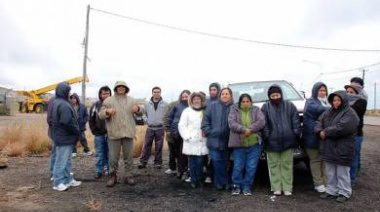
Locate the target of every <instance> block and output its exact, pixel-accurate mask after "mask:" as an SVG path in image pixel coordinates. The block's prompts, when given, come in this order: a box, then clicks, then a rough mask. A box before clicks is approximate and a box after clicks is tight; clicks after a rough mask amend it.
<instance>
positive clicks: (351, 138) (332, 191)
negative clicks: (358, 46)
mask: <svg viewBox="0 0 380 212" xmlns="http://www.w3.org/2000/svg"><path fill="white" fill-rule="evenodd" d="M328 101H329V103H330V104H331V106H332V107H331V108H330V109H329V110H327V111H325V112H324V113H323V114H322V115H321V116H320V117H319V118H318V120H317V125H316V126H315V128H314V132H315V133H316V134H317V135H318V136H319V138H320V139H321V141H320V153H319V155H320V158H321V160H322V161H324V162H325V167H326V174H327V187H326V193H324V194H322V195H320V198H322V199H335V200H336V201H337V202H340V203H343V202H345V201H346V200H347V199H348V198H350V196H351V194H352V188H351V179H350V167H351V165H352V160H353V157H354V149H355V137H356V133H357V130H358V125H359V117H358V115H357V114H356V112H355V111H354V110H353V109H352V108H351V107H350V105H349V100H348V95H347V94H346V92H345V91H336V92H334V93H332V94H330V95H329V97H328Z"/></svg>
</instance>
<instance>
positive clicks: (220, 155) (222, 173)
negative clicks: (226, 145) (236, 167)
mask: <svg viewBox="0 0 380 212" xmlns="http://www.w3.org/2000/svg"><path fill="white" fill-rule="evenodd" d="M209 153H210V154H209V155H210V157H211V163H212V165H213V167H214V186H215V187H216V188H220V187H223V186H227V185H228V174H227V162H228V150H211V149H210V152H209Z"/></svg>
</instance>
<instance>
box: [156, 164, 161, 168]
mask: <svg viewBox="0 0 380 212" xmlns="http://www.w3.org/2000/svg"><path fill="white" fill-rule="evenodd" d="M154 168H156V169H162V165H161V164H154Z"/></svg>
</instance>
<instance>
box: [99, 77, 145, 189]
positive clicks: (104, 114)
mask: <svg viewBox="0 0 380 212" xmlns="http://www.w3.org/2000/svg"><path fill="white" fill-rule="evenodd" d="M114 92H115V95H114V96H111V97H108V98H107V99H106V100H105V101H104V103H103V106H102V108H101V109H100V113H99V118H100V119H103V120H106V128H107V133H108V137H109V142H108V147H109V168H110V174H109V179H108V181H107V186H108V187H112V186H114V185H115V184H116V182H117V169H118V162H119V158H120V150H122V151H123V157H124V170H125V178H124V183H125V184H128V185H134V184H135V180H134V179H133V174H132V171H133V138H134V137H135V134H136V124H135V119H134V114H140V115H141V114H142V113H143V111H142V110H143V108H140V107H139V106H138V105H137V103H136V100H135V99H134V98H133V97H130V96H128V95H127V94H128V92H129V87H128V86H127V84H126V83H125V82H124V81H117V82H116V83H115V86H114Z"/></svg>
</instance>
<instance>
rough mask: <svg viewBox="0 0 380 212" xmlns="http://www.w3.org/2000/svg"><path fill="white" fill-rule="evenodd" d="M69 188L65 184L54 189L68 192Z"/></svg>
mask: <svg viewBox="0 0 380 212" xmlns="http://www.w3.org/2000/svg"><path fill="white" fill-rule="evenodd" d="M68 188H69V186H68V185H65V184H63V183H61V184H59V185H58V186H54V187H53V189H54V190H56V191H66V190H67V189H68Z"/></svg>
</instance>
